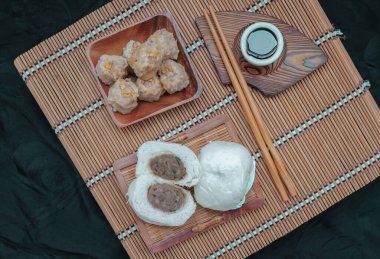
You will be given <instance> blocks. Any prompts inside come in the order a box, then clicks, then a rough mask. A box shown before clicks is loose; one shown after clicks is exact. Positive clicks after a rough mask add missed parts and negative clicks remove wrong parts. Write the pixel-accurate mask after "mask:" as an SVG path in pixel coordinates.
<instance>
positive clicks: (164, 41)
mask: <svg viewBox="0 0 380 259" xmlns="http://www.w3.org/2000/svg"><path fill="white" fill-rule="evenodd" d="M148 42H152V43H153V44H158V45H159V47H160V49H161V51H162V56H163V59H164V60H165V59H175V60H177V58H178V53H179V49H178V45H177V41H176V39H175V38H174V36H173V33H171V32H168V31H167V30H166V29H161V30H157V31H155V32H154V33H153V34H152V35H151V36H150V37H149V38H148Z"/></svg>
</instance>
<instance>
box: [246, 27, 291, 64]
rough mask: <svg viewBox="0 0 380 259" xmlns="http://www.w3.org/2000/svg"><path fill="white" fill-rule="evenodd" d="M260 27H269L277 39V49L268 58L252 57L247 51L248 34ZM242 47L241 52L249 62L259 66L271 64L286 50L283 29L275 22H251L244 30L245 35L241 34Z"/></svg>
mask: <svg viewBox="0 0 380 259" xmlns="http://www.w3.org/2000/svg"><path fill="white" fill-rule="evenodd" d="M258 29H267V30H268V31H270V32H272V33H273V34H274V36H275V37H276V39H277V50H276V51H275V53H274V54H273V55H272V56H270V57H269V58H266V59H258V58H255V57H252V56H250V55H249V54H248V51H247V48H248V42H247V39H248V36H249V35H250V34H251V33H252V32H253V31H256V30H258ZM240 48H241V53H242V54H243V56H244V58H245V59H246V60H247V61H248V62H249V63H251V64H252V65H254V66H259V67H262V66H267V65H269V64H272V63H274V62H275V61H276V60H277V59H279V58H280V56H281V54H282V51H283V50H284V38H283V36H282V33H281V31H280V30H279V29H278V28H277V27H276V26H274V25H273V24H271V23H267V22H256V23H253V24H251V25H250V26H248V27H247V28H246V29H245V30H244V32H243V35H242V36H241V40H240Z"/></svg>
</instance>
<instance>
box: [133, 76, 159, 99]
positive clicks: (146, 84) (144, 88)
mask: <svg viewBox="0 0 380 259" xmlns="http://www.w3.org/2000/svg"><path fill="white" fill-rule="evenodd" d="M136 85H137V88H138V89H139V100H142V101H147V102H155V101H158V99H160V97H161V95H163V94H164V93H165V89H164V88H163V87H162V85H161V82H160V79H158V77H157V76H154V77H153V78H151V79H148V80H142V79H141V78H139V79H137V81H136Z"/></svg>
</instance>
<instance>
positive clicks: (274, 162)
mask: <svg viewBox="0 0 380 259" xmlns="http://www.w3.org/2000/svg"><path fill="white" fill-rule="evenodd" d="M209 9H210V13H211V16H212V19H213V21H214V23H215V26H216V30H217V31H218V33H219V35H220V38H221V40H220V38H219V36H218V33H217V32H216V30H215V28H214V25H213V23H212V22H211V20H210V17H209V15H208V13H207V10H204V15H205V18H206V21H207V24H208V26H209V27H210V30H211V33H212V36H213V38H214V41H215V43H216V46H217V48H218V51H219V54H220V56H221V57H222V60H223V63H224V65H225V67H226V69H227V72H228V75H229V77H230V79H231V82H232V85H233V87H234V89H235V91H236V93H237V95H238V97H239V101H240V103H241V106H242V108H243V111H244V114H245V116H246V118H247V122H248V124H249V126H250V128H251V131H252V133H253V136H254V138H255V139H256V142H257V144H258V146H259V149H260V152H261V155H262V157H263V159H264V163H265V165H266V166H267V168H268V170H269V173H270V176H271V178H272V181H273V183H274V185H275V187H276V189H277V190H278V192H279V194H280V196H281V199H282V200H283V201H288V200H289V197H288V194H287V192H286V189H287V190H288V192H289V195H290V196H291V197H292V196H295V195H296V188H295V186H294V183H293V181H292V179H291V178H290V177H289V174H288V172H287V170H286V168H285V164H284V162H283V160H282V157H281V155H280V154H279V153H278V151H277V149H276V148H275V147H274V146H273V143H272V140H271V138H270V135H269V132H268V129H267V127H266V125H265V123H264V120H263V118H262V117H261V114H260V110H259V108H258V107H257V105H256V103H255V100H254V99H253V96H252V94H251V92H250V90H249V88H248V85H247V82H246V81H245V79H244V76H243V74H242V72H241V70H240V67H239V64H238V63H237V61H236V58H235V56H234V54H233V53H232V50H231V49H230V47H229V45H228V42H227V39H226V37H225V35H224V32H223V30H222V27H221V26H220V23H219V21H218V18H217V17H216V15H215V10H214V8H213V7H209ZM268 149H269V150H268ZM285 188H286V189H285Z"/></svg>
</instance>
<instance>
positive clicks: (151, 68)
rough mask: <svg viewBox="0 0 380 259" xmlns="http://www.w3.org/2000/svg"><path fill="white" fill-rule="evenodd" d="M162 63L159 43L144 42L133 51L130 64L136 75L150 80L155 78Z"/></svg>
mask: <svg viewBox="0 0 380 259" xmlns="http://www.w3.org/2000/svg"><path fill="white" fill-rule="evenodd" d="M161 63H162V52H161V49H160V46H159V45H157V44H150V43H149V42H144V43H143V44H141V46H140V47H139V48H137V49H136V50H135V51H133V52H132V54H131V57H130V58H129V65H130V66H131V67H132V69H133V71H134V72H135V74H136V76H137V77H139V78H141V79H143V80H148V79H151V78H153V77H154V76H155V75H156V74H157V71H158V69H159V67H160V65H161Z"/></svg>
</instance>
